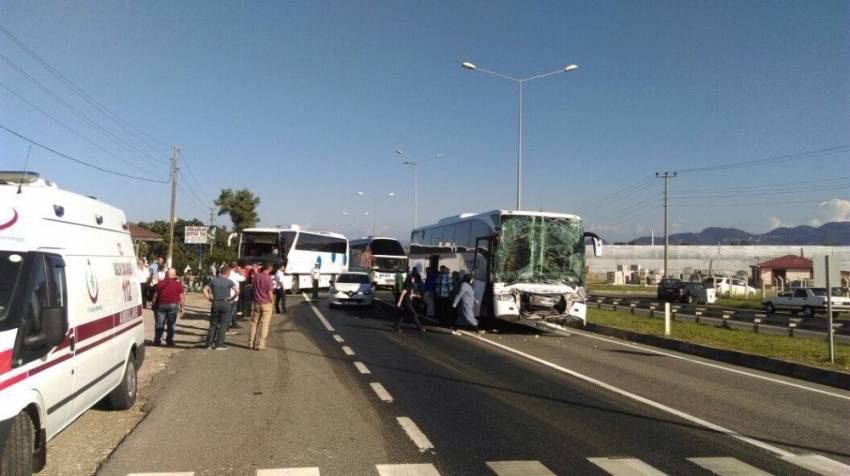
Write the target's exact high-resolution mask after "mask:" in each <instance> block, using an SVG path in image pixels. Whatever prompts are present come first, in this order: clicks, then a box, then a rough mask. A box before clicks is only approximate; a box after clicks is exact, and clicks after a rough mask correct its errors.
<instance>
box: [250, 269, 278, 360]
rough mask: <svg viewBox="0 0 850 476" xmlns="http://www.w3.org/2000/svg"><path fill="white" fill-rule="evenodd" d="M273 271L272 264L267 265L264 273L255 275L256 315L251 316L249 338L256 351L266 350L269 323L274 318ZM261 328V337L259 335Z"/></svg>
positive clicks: (253, 291) (252, 347)
mask: <svg viewBox="0 0 850 476" xmlns="http://www.w3.org/2000/svg"><path fill="white" fill-rule="evenodd" d="M271 270H272V265H271V263H265V264H264V265H263V269H262V271H260V272H258V273H255V274H254V283H253V289H252V293H253V298H254V313H253V314H252V316H251V334H250V336H249V338H248V346H249V347H250V348H251V349H255V350H266V339H267V338H268V335H269V322H270V321H271V318H272V293H273V292H274V284H272V277H271V276H270V275H269V272H270V271H271ZM257 327H259V328H260V329H259V335H257Z"/></svg>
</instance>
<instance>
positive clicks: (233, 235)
mask: <svg viewBox="0 0 850 476" xmlns="http://www.w3.org/2000/svg"><path fill="white" fill-rule="evenodd" d="M236 236H238V235H237V234H236V233H231V234H230V235H228V236H227V247H228V248H230V247H231V246H233V239H234V238H236Z"/></svg>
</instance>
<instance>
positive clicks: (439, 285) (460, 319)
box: [394, 266, 483, 334]
mask: <svg viewBox="0 0 850 476" xmlns="http://www.w3.org/2000/svg"><path fill="white" fill-rule="evenodd" d="M473 279H474V278H473V276H472V274H464V275H463V277H461V275H460V273H458V272H457V271H455V272H452V273H449V268H447V267H446V266H440V268H439V270H438V271H437V272H435V271H434V269H432V268H431V267H427V268H425V280H424V281H423V280H422V276H421V275H420V274H419V270H418V269H417V268H413V269H412V270H410V271H408V273H407V277H406V278H402V272H401V271H398V272H397V273H396V281H395V287H394V294H395V298H396V299H395V300H396V307H397V308H398V311H399V313H398V318H397V320H396V323H395V326H394V329H395V330H396V331H397V332H398V331H400V330H401V323H402V322H403V321H404V318H405V316H409V317H410V318H411V319H412V320H413V322H414V324H415V325H416V327H417V329H419V330H420V331H423V332H424V331H425V328H424V327H423V326H422V323H421V322H420V321H419V312H420V311H424V313H425V315H426V316H427V317H429V318H432V319H436V320H437V321H438V322H439V323H440V324H441V325H443V326H445V327H450V328H451V329H452V333H453V334H460V331H458V328H465V329H470V330H473V331H475V332H483V331H481V330H480V329H479V327H478V324H479V323H478V319H477V318H476V317H475V304H476V299H475V290H474V289H473V287H472V282H473Z"/></svg>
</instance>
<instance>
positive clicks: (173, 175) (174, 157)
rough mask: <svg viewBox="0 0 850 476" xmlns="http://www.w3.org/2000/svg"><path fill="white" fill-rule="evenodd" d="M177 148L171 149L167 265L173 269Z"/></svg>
mask: <svg viewBox="0 0 850 476" xmlns="http://www.w3.org/2000/svg"><path fill="white" fill-rule="evenodd" d="M177 151H178V149H177V147H172V148H171V219H170V220H169V221H168V225H169V226H168V259H167V260H166V263H167V265H168V267H169V268H170V267H171V264H172V259H173V258H174V207H175V204H176V203H177Z"/></svg>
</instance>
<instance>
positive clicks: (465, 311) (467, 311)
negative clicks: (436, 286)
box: [452, 274, 484, 335]
mask: <svg viewBox="0 0 850 476" xmlns="http://www.w3.org/2000/svg"><path fill="white" fill-rule="evenodd" d="M475 302H476V301H475V290H474V289H473V288H472V275H471V274H467V275H465V276H464V277H463V282H462V283H461V285H460V290H459V292H458V293H457V296H455V300H454V302H453V303H452V307H454V308H457V305H458V303H459V304H460V312H459V313H458V316H457V321H455V327H454V328H452V334H454V335H460V332H458V330H457V327H458V326H460V327H466V328H470V329H472V330H473V331H475V332H477V333H479V334H483V333H484V331H482V330H480V329H479V328H478V319H476V318H475Z"/></svg>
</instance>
